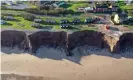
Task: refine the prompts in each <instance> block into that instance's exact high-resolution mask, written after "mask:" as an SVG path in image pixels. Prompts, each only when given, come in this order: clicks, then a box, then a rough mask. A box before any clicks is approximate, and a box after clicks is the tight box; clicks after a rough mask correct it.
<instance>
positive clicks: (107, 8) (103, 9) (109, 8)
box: [93, 6, 119, 12]
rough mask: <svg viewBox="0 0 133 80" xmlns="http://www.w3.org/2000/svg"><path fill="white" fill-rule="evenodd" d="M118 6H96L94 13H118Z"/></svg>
mask: <svg viewBox="0 0 133 80" xmlns="http://www.w3.org/2000/svg"><path fill="white" fill-rule="evenodd" d="M118 9H119V7H118V6H96V7H94V8H93V12H117V11H118Z"/></svg>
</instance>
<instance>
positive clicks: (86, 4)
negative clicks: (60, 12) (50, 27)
mask: <svg viewBox="0 0 133 80" xmlns="http://www.w3.org/2000/svg"><path fill="white" fill-rule="evenodd" d="M88 5H89V4H88V3H81V2H74V3H72V6H71V7H69V8H67V9H71V10H74V11H77V8H78V7H85V6H88Z"/></svg>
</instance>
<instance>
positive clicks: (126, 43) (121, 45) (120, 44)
mask: <svg viewBox="0 0 133 80" xmlns="http://www.w3.org/2000/svg"><path fill="white" fill-rule="evenodd" d="M115 48H117V49H116V53H120V52H121V51H125V50H129V49H133V33H124V34H123V35H121V36H120V38H119V41H117V43H116V47H115ZM132 52H133V50H132Z"/></svg>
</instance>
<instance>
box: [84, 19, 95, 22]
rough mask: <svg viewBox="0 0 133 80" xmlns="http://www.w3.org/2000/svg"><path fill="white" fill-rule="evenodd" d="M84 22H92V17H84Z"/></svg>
mask: <svg viewBox="0 0 133 80" xmlns="http://www.w3.org/2000/svg"><path fill="white" fill-rule="evenodd" d="M84 22H85V23H92V22H93V19H92V18H88V19H85V21H84Z"/></svg>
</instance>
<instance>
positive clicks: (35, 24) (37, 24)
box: [31, 23, 42, 28]
mask: <svg viewBox="0 0 133 80" xmlns="http://www.w3.org/2000/svg"><path fill="white" fill-rule="evenodd" d="M31 27H34V28H41V27H42V26H41V25H40V24H39V23H33V24H32V25H31Z"/></svg>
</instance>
